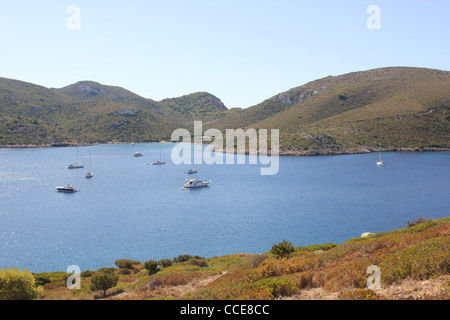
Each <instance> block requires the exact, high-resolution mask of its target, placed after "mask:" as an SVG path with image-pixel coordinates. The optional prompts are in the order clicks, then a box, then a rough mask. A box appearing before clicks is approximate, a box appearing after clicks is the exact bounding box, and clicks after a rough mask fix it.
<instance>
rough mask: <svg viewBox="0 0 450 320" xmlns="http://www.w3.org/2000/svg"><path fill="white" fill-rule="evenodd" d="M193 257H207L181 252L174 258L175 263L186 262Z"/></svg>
mask: <svg viewBox="0 0 450 320" xmlns="http://www.w3.org/2000/svg"><path fill="white" fill-rule="evenodd" d="M191 259H205V258H204V257H200V256H191V255H190V254H181V255H179V256H178V257H176V258H173V263H180V262H186V261H189V260H191Z"/></svg>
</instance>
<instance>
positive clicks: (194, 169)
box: [185, 166, 197, 174]
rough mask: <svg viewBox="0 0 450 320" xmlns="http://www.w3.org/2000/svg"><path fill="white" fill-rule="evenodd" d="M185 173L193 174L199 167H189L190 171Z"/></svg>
mask: <svg viewBox="0 0 450 320" xmlns="http://www.w3.org/2000/svg"><path fill="white" fill-rule="evenodd" d="M185 173H187V174H193V173H197V167H196V166H194V167H193V168H192V169H189V170H188V171H186V172H185Z"/></svg>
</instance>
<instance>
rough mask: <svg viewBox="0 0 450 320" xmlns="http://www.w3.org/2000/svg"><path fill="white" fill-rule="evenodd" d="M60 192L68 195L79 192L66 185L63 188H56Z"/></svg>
mask: <svg viewBox="0 0 450 320" xmlns="http://www.w3.org/2000/svg"><path fill="white" fill-rule="evenodd" d="M55 188H56V190H58V192H66V193H73V192H78V190H77V188H75V187H74V186H73V185H71V184H70V185H66V186H63V187H55Z"/></svg>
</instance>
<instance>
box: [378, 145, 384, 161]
mask: <svg viewBox="0 0 450 320" xmlns="http://www.w3.org/2000/svg"><path fill="white" fill-rule="evenodd" d="M377 166H379V167H384V166H385V163H384V161H381V143H380V152H379V155H378V161H377Z"/></svg>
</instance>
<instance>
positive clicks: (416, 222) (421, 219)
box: [408, 217, 432, 228]
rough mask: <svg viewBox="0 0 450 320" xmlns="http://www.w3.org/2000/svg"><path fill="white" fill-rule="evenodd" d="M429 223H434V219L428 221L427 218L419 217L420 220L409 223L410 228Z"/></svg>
mask: <svg viewBox="0 0 450 320" xmlns="http://www.w3.org/2000/svg"><path fill="white" fill-rule="evenodd" d="M427 221H432V219H427V218H425V217H419V218H417V219H415V220H413V221H408V228H410V227H414V226H416V225H418V224H421V223H424V222H427Z"/></svg>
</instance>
